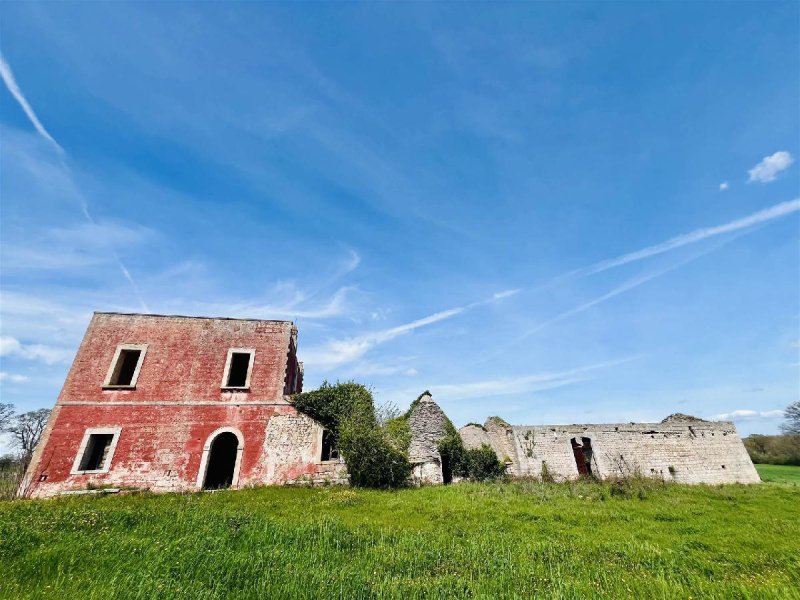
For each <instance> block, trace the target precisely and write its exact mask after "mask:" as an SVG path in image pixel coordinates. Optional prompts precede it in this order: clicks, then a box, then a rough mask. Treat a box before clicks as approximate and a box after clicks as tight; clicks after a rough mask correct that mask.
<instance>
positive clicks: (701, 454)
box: [460, 419, 760, 483]
mask: <svg viewBox="0 0 800 600" xmlns="http://www.w3.org/2000/svg"><path fill="white" fill-rule="evenodd" d="M490 421H491V420H490ZM490 421H487V423H486V425H484V426H483V427H480V426H475V425H470V426H468V427H465V428H462V429H461V431H460V433H461V436H462V438H463V440H464V443H465V445H467V447H477V446H479V445H480V444H482V443H488V444H489V445H491V446H492V448H494V450H495V452H496V453H497V455H498V457H499V458H500V459H501V460H503V459H505V458H509V459H511V464H510V465H509V469H508V471H509V473H510V474H512V475H515V476H520V477H541V475H542V470H543V465H546V466H547V471H548V473H549V474H550V475H552V476H554V477H555V478H556V479H575V478H577V477H578V476H579V471H578V465H577V461H576V458H575V454H574V452H573V447H572V443H571V440H572V439H573V438H574V439H575V440H576V441H577V442H578V443H579V444H582V445H584V442H583V441H582V440H583V439H584V438H586V439H588V440H589V444H588V445H590V446H591V463H590V464H591V470H592V473H593V474H594V475H595V476H597V477H600V478H608V477H615V476H629V475H634V474H641V475H645V476H649V477H658V478H661V479H664V480H666V481H675V482H677V483H758V482H759V481H760V479H759V477H758V473H756V470H755V467H754V466H753V463H752V461H751V460H750V457H749V456H748V454H747V450H746V449H745V447H744V444H743V443H742V441H741V439H740V438H739V435H738V434H737V432H736V428H735V427H734V425H733V423H728V422H709V421H702V420H699V419H687V420H684V419H677V420H672V419H665V420H664V421H663V422H661V423H618V424H608V425H606V424H599V425H598V424H586V425H540V426H511V425H505V426H500V425H499V424H498V421H491V422H490ZM509 448H513V450H511V452H510V453H509V452H508V451H509Z"/></svg>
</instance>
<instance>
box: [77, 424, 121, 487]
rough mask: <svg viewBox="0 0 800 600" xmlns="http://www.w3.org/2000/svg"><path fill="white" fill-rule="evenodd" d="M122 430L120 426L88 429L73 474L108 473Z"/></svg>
mask: <svg viewBox="0 0 800 600" xmlns="http://www.w3.org/2000/svg"><path fill="white" fill-rule="evenodd" d="M121 431H122V429H121V428H120V427H104V428H92V429H87V430H86V432H85V433H84V436H83V440H82V441H81V446H80V448H79V449H78V454H77V456H76V457H75V462H74V463H73V465H72V474H73V475H77V474H81V473H108V470H109V469H110V468H111V459H112V458H113V455H114V450H116V447H117V440H118V439H119V434H120V432H121Z"/></svg>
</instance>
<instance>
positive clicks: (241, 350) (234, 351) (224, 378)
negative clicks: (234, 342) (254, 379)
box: [220, 348, 256, 391]
mask: <svg viewBox="0 0 800 600" xmlns="http://www.w3.org/2000/svg"><path fill="white" fill-rule="evenodd" d="M234 354H249V355H250V362H249V363H248V365H247V378H246V379H245V382H244V385H243V386H231V385H228V375H230V371H231V360H233V355H234ZM255 358H256V349H255V348H229V349H228V357H227V358H226V359H225V370H224V371H223V373H222V384H221V385H220V387H221V388H222V389H223V390H233V391H244V390H249V389H250V376H251V375H252V374H253V363H255Z"/></svg>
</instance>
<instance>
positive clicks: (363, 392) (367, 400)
mask: <svg viewBox="0 0 800 600" xmlns="http://www.w3.org/2000/svg"><path fill="white" fill-rule="evenodd" d="M292 403H293V404H294V406H295V407H296V408H297V410H299V411H301V412H304V413H305V414H307V415H308V416H309V417H311V418H312V419H314V420H315V421H317V422H319V423H321V424H322V425H323V426H324V427H325V428H326V429H328V430H329V431H331V433H333V435H334V436H336V437H338V436H339V429H340V427H341V424H342V421H343V420H344V419H345V418H347V417H350V416H354V415H356V416H358V419H359V420H360V421H365V422H369V423H371V424H373V425H374V424H375V423H376V419H375V404H374V402H373V400H372V393H370V391H369V390H368V389H367V388H366V387H365V386H363V385H361V384H360V383H356V382H355V381H347V382H344V383H340V382H338V381H337V382H336V383H335V384H330V383H328V382H327V381H323V382H322V385H321V386H320V387H319V389H316V390H314V391H312V392H303V393H302V394H297V395H296V396H295V397H294V398H293V399H292Z"/></svg>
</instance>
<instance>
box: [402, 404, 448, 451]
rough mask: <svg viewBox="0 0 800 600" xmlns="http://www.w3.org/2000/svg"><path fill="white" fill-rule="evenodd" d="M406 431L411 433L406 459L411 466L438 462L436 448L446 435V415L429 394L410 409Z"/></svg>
mask: <svg viewBox="0 0 800 600" xmlns="http://www.w3.org/2000/svg"><path fill="white" fill-rule="evenodd" d="M408 429H409V431H410V432H411V444H410V445H409V448H408V458H409V460H410V461H411V463H412V464H413V463H422V462H430V461H434V460H435V461H438V460H440V458H441V457H440V456H439V448H438V446H439V441H440V440H441V439H442V438H443V437H444V436H445V434H446V433H447V415H445V414H444V411H443V410H442V409H441V408H439V405H438V404H436V402H434V400H433V398H432V397H431V395H430V394H428V393H425V394H423V395H422V396H421V397H420V398H419V401H418V402H416V403H414V405H413V406H412V407H411V412H410V414H409V416H408Z"/></svg>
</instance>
